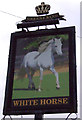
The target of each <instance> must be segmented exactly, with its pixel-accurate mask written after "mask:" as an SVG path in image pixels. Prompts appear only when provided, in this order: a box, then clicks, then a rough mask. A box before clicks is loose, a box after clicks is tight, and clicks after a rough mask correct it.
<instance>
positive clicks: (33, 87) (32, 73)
mask: <svg viewBox="0 0 82 120" xmlns="http://www.w3.org/2000/svg"><path fill="white" fill-rule="evenodd" d="M34 73H35V71H34V70H32V72H31V79H32V78H33V75H34ZM32 89H34V90H35V85H34V82H33V80H32Z"/></svg>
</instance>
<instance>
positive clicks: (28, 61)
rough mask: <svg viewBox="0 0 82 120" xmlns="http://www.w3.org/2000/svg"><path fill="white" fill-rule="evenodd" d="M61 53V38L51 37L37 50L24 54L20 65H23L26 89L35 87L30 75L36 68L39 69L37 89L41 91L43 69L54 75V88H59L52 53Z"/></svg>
mask: <svg viewBox="0 0 82 120" xmlns="http://www.w3.org/2000/svg"><path fill="white" fill-rule="evenodd" d="M55 52H56V53H57V54H58V55H62V43H61V38H59V39H57V38H54V39H51V40H49V41H48V42H44V43H42V44H41V45H40V46H39V49H38V51H33V52H29V53H27V54H26V55H25V56H24V59H23V62H22V65H23V66H24V67H25V69H26V72H27V75H28V78H29V85H28V89H35V85H34V82H33V80H32V77H33V75H34V73H35V71H36V70H40V84H39V88H38V90H39V91H41V83H42V79H43V71H44V70H45V69H49V70H50V71H51V72H52V73H53V74H54V75H55V77H56V85H57V86H56V88H58V89H59V88H60V84H59V77H58V72H56V70H55V68H54V64H55V60H54V53H55Z"/></svg>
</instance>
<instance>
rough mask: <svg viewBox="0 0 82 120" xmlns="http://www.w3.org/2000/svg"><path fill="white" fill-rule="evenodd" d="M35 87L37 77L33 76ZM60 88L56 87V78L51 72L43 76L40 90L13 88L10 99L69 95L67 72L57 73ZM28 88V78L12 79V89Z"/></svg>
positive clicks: (37, 80)
mask: <svg viewBox="0 0 82 120" xmlns="http://www.w3.org/2000/svg"><path fill="white" fill-rule="evenodd" d="M33 81H34V83H35V86H36V88H38V85H39V82H40V80H39V77H34V78H33ZM59 81H60V89H56V78H55V76H54V75H53V74H48V75H44V76H43V81H42V91H41V92H39V91H36V90H32V91H31V90H29V91H28V90H13V96H12V99H20V98H39V97H60V96H69V72H63V73H59ZM16 88H21V89H22V88H28V78H27V79H26V78H24V79H20V80H14V84H13V89H16Z"/></svg>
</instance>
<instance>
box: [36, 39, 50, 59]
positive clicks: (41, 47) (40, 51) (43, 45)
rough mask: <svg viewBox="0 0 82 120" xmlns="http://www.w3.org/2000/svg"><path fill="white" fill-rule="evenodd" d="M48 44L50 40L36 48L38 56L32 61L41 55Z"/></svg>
mask: <svg viewBox="0 0 82 120" xmlns="http://www.w3.org/2000/svg"><path fill="white" fill-rule="evenodd" d="M50 43H51V40H49V41H48V42H43V43H42V44H41V45H40V46H39V48H38V52H39V54H38V55H37V56H36V57H35V58H34V59H36V58H37V57H38V56H39V55H40V54H41V53H43V52H44V51H45V50H46V48H47V47H48V45H49V44H50Z"/></svg>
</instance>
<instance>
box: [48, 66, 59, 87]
mask: <svg viewBox="0 0 82 120" xmlns="http://www.w3.org/2000/svg"><path fill="white" fill-rule="evenodd" d="M50 70H51V71H52V73H53V74H54V75H55V76H56V85H57V86H56V88H57V89H59V88H60V85H59V77H58V72H56V70H55V69H54V67H50Z"/></svg>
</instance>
